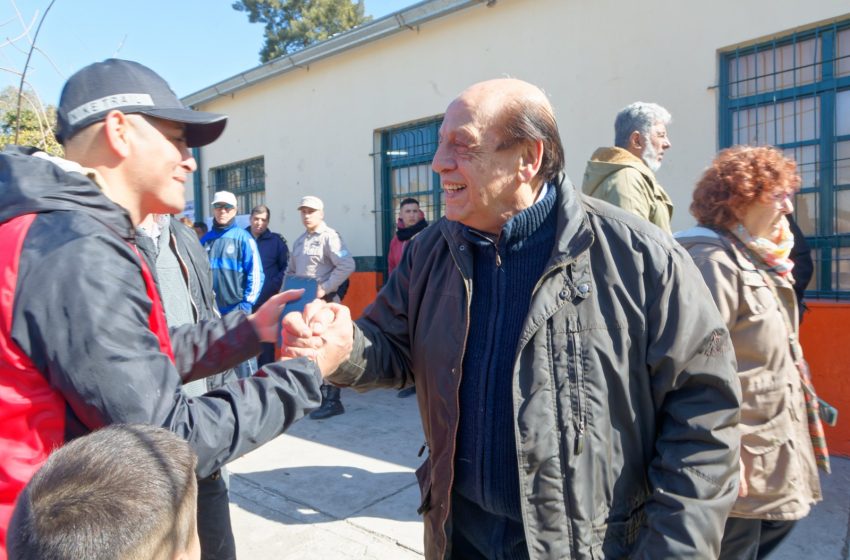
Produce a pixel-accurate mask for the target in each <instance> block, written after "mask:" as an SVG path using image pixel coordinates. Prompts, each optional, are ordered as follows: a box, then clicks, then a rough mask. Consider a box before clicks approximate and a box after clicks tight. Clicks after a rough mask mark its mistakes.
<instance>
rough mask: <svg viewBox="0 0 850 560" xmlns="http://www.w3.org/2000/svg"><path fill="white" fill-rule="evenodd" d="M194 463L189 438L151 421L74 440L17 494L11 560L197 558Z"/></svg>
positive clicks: (10, 548)
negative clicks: (186, 439) (183, 438)
mask: <svg viewBox="0 0 850 560" xmlns="http://www.w3.org/2000/svg"><path fill="white" fill-rule="evenodd" d="M196 462H197V459H196V457H195V454H194V452H193V451H192V449H191V448H190V447H189V444H188V443H186V442H185V441H184V440H182V439H180V438H179V437H178V436H176V435H174V434H172V433H171V432H168V431H166V430H163V429H161V428H154V427H153V426H144V425H115V426H109V427H107V428H103V429H102V430H98V431H96V432H93V433H91V434H89V435H87V436H85V437H81V438H79V439H76V440H74V441H72V442H70V443H68V444H67V445H65V446H64V447H61V448H60V449H58V450H56V451H55V452H54V453H53V454H52V455H51V456H50V458H49V459H48V460H47V462H46V463H45V464H44V465H43V466H42V467H41V469H39V471H38V472H37V473H36V474H35V476H34V477H33V479H32V480H31V481H30V482H29V484H28V485H27V487H26V489H25V490H24V492H23V493H22V494H21V496H20V497H19V499H18V503H17V506H16V508H15V513H14V515H13V516H12V521H11V523H10V526H9V532H8V539H9V541H8V552H9V560H36V559H39V560H70V559H72V558H73V559H76V558H87V559H90V560H173V559H178V558H179V559H187V560H195V559H199V558H200V547H199V543H198V531H197V526H196V511H197V494H198V486H197V481H196V479H195V464H196Z"/></svg>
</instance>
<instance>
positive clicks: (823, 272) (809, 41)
mask: <svg viewBox="0 0 850 560" xmlns="http://www.w3.org/2000/svg"><path fill="white" fill-rule="evenodd" d="M720 94H721V97H720V104H721V106H720V144H721V147H724V148H725V147H729V146H732V145H735V144H749V145H774V146H776V147H777V148H780V149H782V150H783V151H784V152H785V154H786V155H787V156H789V157H793V158H794V159H795V160H796V162H797V168H798V171H799V172H800V176H801V177H802V188H801V190H800V192H799V193H798V194H797V196H796V200H795V205H794V206H795V211H794V215H795V218H796V220H797V223H798V224H799V226H800V229H801V230H802V231H803V232H804V233H805V235H806V239H807V241H808V242H809V245H810V246H811V248H812V257H813V259H814V261H815V274H814V276H813V278H812V281H811V283H810V284H809V286H808V289H807V294H808V295H811V296H815V297H826V298H837V299H850V20H845V21H840V22H836V23H833V24H830V25H827V26H823V27H819V28H817V29H812V30H809V31H806V32H804V33H794V34H792V35H790V36H787V37H782V38H778V39H775V40H773V41H770V42H767V43H763V44H759V45H755V46H752V47H747V48H745V49H736V50H735V51H733V52H728V53H724V54H723V55H721V63H720Z"/></svg>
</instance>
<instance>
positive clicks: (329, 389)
mask: <svg viewBox="0 0 850 560" xmlns="http://www.w3.org/2000/svg"><path fill="white" fill-rule="evenodd" d="M298 211H299V212H301V222H302V223H303V224H304V228H305V230H306V231H305V232H304V233H302V234H301V235H300V236H299V237H298V239H296V240H295V244H294V245H293V246H292V254H291V255H290V257H289V266H288V267H287V268H286V274H287V275H289V274H295V275H297V276H307V277H310V278H315V279H316V282H317V283H318V288H317V291H316V297H318V298H321V299H323V300H325V301H328V302H339V301H340V300H341V299H342V298H341V297H340V296H339V294H338V291H339V290H340V287H341V286H342V285H343V284H344V283H345V282H346V280H348V277H349V276H351V273H352V272H354V257H352V256H351V253H349V252H348V248H347V247H346V246H345V243H344V242H343V240H342V237H340V235H339V234H338V233H337V232H336V230H334V229H333V228H331V227H329V226H328V225H327V224H326V223H325V204H324V203H323V202H322V200H321V199H320V198H319V197H317V196H305V197H304V198H302V199H301V203H300V204H299V205H298ZM344 412H345V408H344V407H343V406H342V400H341V399H340V394H339V387H334V386H333V385H328V384H324V385H322V406H321V407H319V408H318V409H317V410H314V411H313V412H311V413H310V418H312V419H314V420H322V419H324V418H330V417H331V416H336V415H338V414H343V413H344Z"/></svg>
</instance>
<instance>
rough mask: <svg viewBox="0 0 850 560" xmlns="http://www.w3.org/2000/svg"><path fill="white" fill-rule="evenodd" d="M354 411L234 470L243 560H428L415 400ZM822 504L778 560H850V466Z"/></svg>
mask: <svg viewBox="0 0 850 560" xmlns="http://www.w3.org/2000/svg"><path fill="white" fill-rule="evenodd" d="M342 398H343V403H344V405H345V408H346V413H345V414H343V415H341V416H336V417H334V418H330V419H328V420H318V421H317V420H310V419H304V420H302V421H300V422H298V423H297V424H296V425H295V426H294V427H293V428H292V429H291V430H290V431H289V432H288V433H287V434H285V435H283V436H281V437H279V438H278V439H276V440H275V441H273V442H271V443H269V444H267V445H265V446H263V447H261V448H260V449H258V450H257V451H255V452H253V453H251V454H249V455H246V456H245V457H243V458H241V459H239V460H238V461H235V462H234V463H233V464H232V465H231V469H230V470H231V515H232V516H233V529H234V532H235V534H236V545H237V550H238V554H239V558H240V560H265V559H284V560H302V559H303V560H308V559H309V560H315V559H316V558H322V559H325V558H327V559H332V560H415V559H421V558H423V556H422V523H421V520H420V517H419V516H418V515H417V514H416V508H417V507H418V506H419V502H420V500H419V487H418V485H417V483H416V477H415V476H414V470H415V469H416V467H418V466H419V464H420V463H421V461H422V459H421V458H419V457H417V453H418V452H419V449H420V448H421V447H422V443H423V440H424V438H423V436H422V429H421V427H420V423H419V413H418V411H417V408H416V399H415V397H412V398H407V399H399V398H397V397H396V392H395V391H388V390H378V391H372V392H371V393H367V394H363V395H360V394H357V393H354V392H353V391H350V390H343V392H342ZM821 480H822V483H823V487H824V496H825V499H824V502H823V503H821V504H819V505H818V506H816V507H815V508H814V510H813V511H812V513H811V515H809V516H808V517H807V518H806V519H804V520H802V521H801V522H800V523H799V525H798V526H797V527H796V528H795V529H794V532H793V533H792V534H791V536H790V537H789V539H788V541H786V542H785V543H783V545H782V546H781V547H780V548H779V549H778V550H777V552H776V553H775V554H774V555H773V556H772V557H771V558H770V560H800V559H805V558H817V559H818V560H833V559H835V560H850V546H848V543H850V540H849V539H848V537H850V535H849V534H848V529H849V528H850V460H848V459H842V458H833V473H832V474H831V475H829V476H823V477H821Z"/></svg>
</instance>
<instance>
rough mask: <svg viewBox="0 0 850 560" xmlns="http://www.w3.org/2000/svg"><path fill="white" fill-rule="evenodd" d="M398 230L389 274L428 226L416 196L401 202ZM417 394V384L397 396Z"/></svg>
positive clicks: (392, 243) (392, 244)
mask: <svg viewBox="0 0 850 560" xmlns="http://www.w3.org/2000/svg"><path fill="white" fill-rule="evenodd" d="M398 213H399V216H398V224H397V225H398V230H397V231H396V234H395V236H393V238H392V241H390V253H389V255H387V276H389V275H390V274H392V273H393V270H395V268H396V267H397V266H398V263H400V262H401V257H402V255H404V248H405V247H406V246H407V244H408V243H409V242H410V240H411V239H413V238H414V237H416V234H417V233H419V232H420V231H422V230H423V229H425V228H426V227H428V220H426V219H425V214H423V213H422V210H420V209H419V201H418V200H416V199H415V198H405V199H404V200H402V201H401V204H399V210H398ZM415 394H416V385H411V386H410V387H405V388H404V389H399V392H398V393H397V395H396V396H398V398H400V399H406V398H407V397H411V396H413V395H415Z"/></svg>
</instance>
